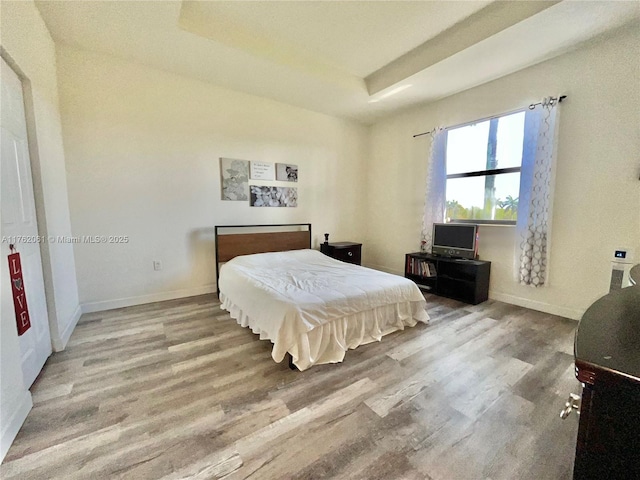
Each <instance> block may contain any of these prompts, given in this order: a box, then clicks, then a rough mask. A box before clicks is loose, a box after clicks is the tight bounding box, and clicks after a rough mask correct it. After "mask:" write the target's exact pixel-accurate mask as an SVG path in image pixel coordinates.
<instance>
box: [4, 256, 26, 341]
mask: <svg viewBox="0 0 640 480" xmlns="http://www.w3.org/2000/svg"><path fill="white" fill-rule="evenodd" d="M9 278H10V279H11V291H12V292H13V309H14V310H15V312H16V322H17V324H18V336H20V335H22V334H23V333H24V332H26V331H27V330H29V328H30V327H31V321H30V320H29V309H28V308H27V297H26V295H25V293H24V281H23V280H22V264H21V263H20V254H19V253H17V252H16V253H12V254H11V255H9Z"/></svg>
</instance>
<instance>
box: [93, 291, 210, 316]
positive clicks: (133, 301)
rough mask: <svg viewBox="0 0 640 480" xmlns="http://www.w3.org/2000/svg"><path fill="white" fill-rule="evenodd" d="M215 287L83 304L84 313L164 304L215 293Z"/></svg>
mask: <svg viewBox="0 0 640 480" xmlns="http://www.w3.org/2000/svg"><path fill="white" fill-rule="evenodd" d="M215 292H216V287H215V285H213V284H212V285H205V286H203V287H196V288H187V289H184V290H174V291H171V292H161V293H151V294H149V295H140V296H137V297H126V298H117V299H115V300H103V301H101V302H89V303H83V304H82V313H92V312H102V311H104V310H113V309H114V308H122V307H131V306H133V305H144V304H145V303H153V302H162V301H164V300H174V299H176V298H185V297H195V296H196V295H204V294H207V293H215Z"/></svg>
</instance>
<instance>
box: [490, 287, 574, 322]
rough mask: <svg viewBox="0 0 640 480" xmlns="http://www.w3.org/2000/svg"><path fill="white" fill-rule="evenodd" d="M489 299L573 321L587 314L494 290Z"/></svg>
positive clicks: (491, 291)
mask: <svg viewBox="0 0 640 480" xmlns="http://www.w3.org/2000/svg"><path fill="white" fill-rule="evenodd" d="M489 298H491V299H492V300H498V301H499V302H504V303H510V304H511V305H518V306H519V307H525V308H530V309H531V310H537V311H539V312H544V313H550V314H551V315H558V316H560V317H566V318H570V319H572V320H580V319H581V318H582V315H584V312H585V310H578V309H576V308H568V307H562V306H558V305H552V304H550V303H545V302H538V301H536V300H529V299H528V298H522V297H516V296H515V295H509V294H508V293H500V292H495V291H493V290H490V291H489Z"/></svg>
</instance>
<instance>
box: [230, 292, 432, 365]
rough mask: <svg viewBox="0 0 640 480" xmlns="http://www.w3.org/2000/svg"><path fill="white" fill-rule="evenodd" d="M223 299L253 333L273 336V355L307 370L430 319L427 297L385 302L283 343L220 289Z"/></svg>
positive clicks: (341, 357) (266, 337)
mask: <svg viewBox="0 0 640 480" xmlns="http://www.w3.org/2000/svg"><path fill="white" fill-rule="evenodd" d="M220 300H221V302H222V304H221V307H222V308H223V309H225V310H227V311H228V312H229V313H230V315H231V318H233V319H235V320H236V321H237V322H238V324H239V325H241V326H243V327H249V328H250V329H251V331H252V332H253V333H255V334H258V335H260V339H261V340H270V341H271V342H272V343H273V350H272V351H271V357H272V358H273V359H274V360H275V361H276V362H281V361H282V360H283V359H284V357H285V355H286V354H287V352H288V353H290V354H291V356H292V357H293V363H294V364H295V365H296V367H298V369H300V370H306V369H307V368H309V367H310V366H312V365H315V364H323V363H338V362H341V361H343V360H344V356H345V353H346V352H347V350H348V349H354V348H356V347H357V346H359V345H365V344H367V343H371V342H374V341H380V339H381V338H382V337H383V336H385V335H388V334H389V333H392V332H395V331H397V330H403V329H404V327H413V326H415V325H416V324H417V323H418V322H422V323H428V322H429V316H428V315H427V312H426V311H425V309H424V301H421V302H418V301H416V302H412V301H408V302H401V303H395V304H391V305H383V306H380V307H376V308H374V309H372V310H368V311H365V312H359V313H356V314H353V315H348V316H346V317H342V318H338V319H336V320H332V321H330V322H328V323H325V324H323V325H318V326H316V327H315V328H313V329H312V330H310V331H308V332H304V333H301V334H299V335H298V336H297V338H296V340H295V341H294V342H293V344H292V345H284V344H283V342H278V341H277V340H275V339H272V338H269V335H268V334H267V333H266V332H264V331H262V330H261V329H260V327H259V326H258V325H257V322H255V321H253V320H252V319H251V318H250V317H249V316H248V315H246V314H245V313H244V312H243V311H242V309H241V308H239V307H238V306H237V305H235V304H234V303H233V302H232V301H230V300H229V298H227V297H226V296H225V295H224V294H223V293H220Z"/></svg>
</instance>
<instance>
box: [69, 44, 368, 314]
mask: <svg viewBox="0 0 640 480" xmlns="http://www.w3.org/2000/svg"><path fill="white" fill-rule="evenodd" d="M249 74H250V73H249ZM58 80H59V85H60V102H61V112H62V123H63V131H64V138H65V151H66V157H67V167H68V186H69V199H70V205H71V219H72V225H73V233H74V235H128V236H129V238H130V241H129V243H127V244H119V245H114V244H77V245H75V255H76V264H77V273H78V284H79V288H80V300H81V303H82V304H83V305H84V309H85V311H89V310H98V309H104V308H112V307H115V306H122V305H127V304H134V303H143V302H146V301H153V300H161V299H166V298H172V297H179V296H185V295H193V294H199V293H204V292H210V291H214V290H215V285H214V283H215V262H214V243H213V234H212V229H213V227H214V226H215V225H225V224H268V223H294V222H311V223H312V224H313V236H314V244H315V246H316V248H317V246H318V244H319V241H320V239H321V238H322V234H323V233H324V232H329V233H331V239H332V240H335V241H340V240H353V241H358V240H362V232H363V230H364V219H363V216H362V214H361V211H362V210H361V208H362V205H363V200H364V195H365V178H364V177H365V173H364V170H365V168H364V167H365V161H366V152H367V148H368V129H367V128H366V127H362V126H359V125H357V124H355V123H352V122H349V121H345V120H339V119H336V118H333V117H329V116H326V115H322V114H318V113H313V112H310V111H307V110H303V109H300V108H297V107H292V106H288V105H285V104H282V103H278V102H275V101H272V100H267V99H264V98H259V97H255V96H251V95H247V94H243V93H239V92H235V91H231V90H227V89H224V88H220V87H216V86H213V85H210V84H206V83H203V82H200V81H197V80H191V79H187V78H184V77H180V76H177V75H174V74H170V73H166V72H163V71H159V70H154V69H151V68H147V67H144V66H141V65H137V64H133V63H129V62H126V61H123V60H118V59H116V58H114V57H108V56H104V55H101V54H96V53H89V52H86V51H81V50H77V49H74V48H71V47H68V46H62V45H59V46H58ZM219 157H230V158H239V159H246V160H256V161H264V162H274V163H275V162H290V163H294V164H297V165H299V182H298V183H297V184H295V185H293V184H292V185H291V186H296V187H297V188H298V194H299V202H298V203H299V206H298V207H297V208H257V207H250V206H249V204H248V202H230V201H224V202H223V201H221V199H220V195H221V194H220V167H219ZM278 184H279V185H284V184H283V183H278ZM366 248H367V247H366V246H365V251H366ZM153 260H160V261H162V262H163V265H164V268H163V270H162V271H154V270H153Z"/></svg>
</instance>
